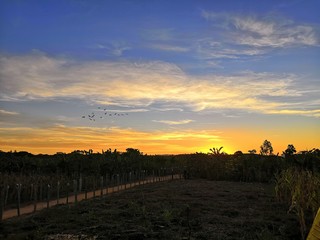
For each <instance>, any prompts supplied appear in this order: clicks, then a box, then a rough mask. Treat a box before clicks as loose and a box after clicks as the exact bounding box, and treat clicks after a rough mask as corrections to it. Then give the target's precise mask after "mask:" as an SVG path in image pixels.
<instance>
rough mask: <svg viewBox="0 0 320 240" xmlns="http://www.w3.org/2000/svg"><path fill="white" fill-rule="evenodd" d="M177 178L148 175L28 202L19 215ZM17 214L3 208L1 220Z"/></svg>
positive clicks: (177, 177)
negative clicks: (103, 186)
mask: <svg viewBox="0 0 320 240" xmlns="http://www.w3.org/2000/svg"><path fill="white" fill-rule="evenodd" d="M179 178H180V175H173V176H172V175H168V176H162V177H160V178H159V177H155V178H154V177H150V178H147V179H146V180H141V181H136V182H132V183H126V184H123V185H118V186H113V187H108V188H103V189H102V192H101V189H98V190H95V191H91V192H87V194H86V193H84V192H81V193H79V194H77V195H74V194H72V195H70V196H69V197H68V198H67V197H63V198H59V199H54V200H50V201H49V203H48V202H47V201H42V202H37V203H36V204H29V205H26V206H23V207H20V216H21V215H25V214H30V213H34V212H36V211H40V210H42V209H45V208H48V207H53V206H55V205H58V204H71V203H75V202H76V201H77V202H79V201H83V200H86V199H90V198H94V197H102V196H104V195H108V194H111V193H114V192H119V191H123V190H126V189H130V188H133V187H135V186H139V185H145V184H151V183H155V182H162V181H168V180H172V179H179ZM17 216H18V210H17V209H16V208H14V209H9V210H5V211H4V212H3V215H2V220H5V219H9V218H13V217H17Z"/></svg>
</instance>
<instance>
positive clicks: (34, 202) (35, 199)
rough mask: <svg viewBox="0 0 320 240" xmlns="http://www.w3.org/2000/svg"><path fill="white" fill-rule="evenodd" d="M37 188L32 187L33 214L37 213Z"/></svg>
mask: <svg viewBox="0 0 320 240" xmlns="http://www.w3.org/2000/svg"><path fill="white" fill-rule="evenodd" d="M37 195H38V186H37V185H35V186H34V194H33V212H36V211H37V198H38V196H37Z"/></svg>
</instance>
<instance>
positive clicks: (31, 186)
mask: <svg viewBox="0 0 320 240" xmlns="http://www.w3.org/2000/svg"><path fill="white" fill-rule="evenodd" d="M33 187H34V186H33V183H31V184H30V201H31V200H32V199H33Z"/></svg>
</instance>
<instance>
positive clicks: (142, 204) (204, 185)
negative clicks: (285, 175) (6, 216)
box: [0, 180, 300, 240]
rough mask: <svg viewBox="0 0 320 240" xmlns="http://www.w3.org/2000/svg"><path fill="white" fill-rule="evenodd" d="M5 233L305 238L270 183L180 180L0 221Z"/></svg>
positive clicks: (3, 236) (55, 236) (65, 236)
mask: <svg viewBox="0 0 320 240" xmlns="http://www.w3.org/2000/svg"><path fill="white" fill-rule="evenodd" d="M0 239H54V240H56V239H132V240H133V239H167V240H170V239H221V240H223V239H244V240H250V239H261V240H264V239H290V240H293V239H300V234H299V225H298V222H297V220H296V219H295V216H294V215H288V214H287V207H286V206H284V205H281V204H279V203H277V202H276V201H275V199H274V197H273V187H272V185H269V184H259V183H234V182H223V181H221V182H214V181H206V180H180V181H179V180H176V181H172V182H160V183H155V184H152V185H146V186H140V187H137V188H134V189H130V190H126V191H123V192H119V193H115V194H112V195H108V196H105V197H104V198H102V199H101V198H98V199H93V200H88V201H85V202H80V203H78V204H77V206H74V205H71V206H66V205H61V206H56V207H53V208H51V209H47V210H43V211H41V212H39V213H37V214H34V215H29V216H23V217H20V218H19V219H17V218H14V219H10V220H6V221H4V222H3V223H1V225H0Z"/></svg>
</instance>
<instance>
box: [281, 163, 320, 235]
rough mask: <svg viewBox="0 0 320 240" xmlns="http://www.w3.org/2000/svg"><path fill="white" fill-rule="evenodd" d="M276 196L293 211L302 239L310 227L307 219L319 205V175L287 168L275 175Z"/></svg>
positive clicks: (313, 214) (314, 212)
mask: <svg viewBox="0 0 320 240" xmlns="http://www.w3.org/2000/svg"><path fill="white" fill-rule="evenodd" d="M275 192H276V197H277V199H278V200H279V201H282V202H285V203H287V204H288V205H290V207H289V212H295V214H296V215H297V217H298V219H299V223H300V232H301V237H302V239H305V236H306V233H307V230H308V229H309V228H310V227H311V223H310V221H309V222H308V219H313V218H314V216H315V214H316V212H317V210H318V209H319V207H320V175H319V173H313V172H312V171H309V170H304V169H301V168H297V167H294V168H288V169H286V170H283V171H282V172H281V173H279V174H277V175H276V186H275Z"/></svg>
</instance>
